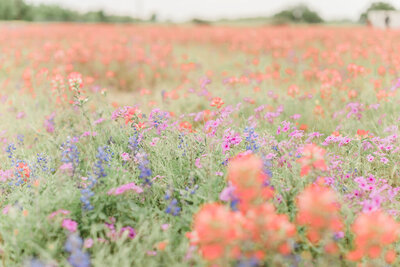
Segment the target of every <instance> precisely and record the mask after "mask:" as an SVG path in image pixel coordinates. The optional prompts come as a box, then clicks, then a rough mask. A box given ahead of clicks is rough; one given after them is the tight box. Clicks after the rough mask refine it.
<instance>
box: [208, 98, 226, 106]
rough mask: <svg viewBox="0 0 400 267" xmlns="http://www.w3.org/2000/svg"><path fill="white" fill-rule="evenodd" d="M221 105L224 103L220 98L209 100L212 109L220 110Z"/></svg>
mask: <svg viewBox="0 0 400 267" xmlns="http://www.w3.org/2000/svg"><path fill="white" fill-rule="evenodd" d="M223 104H225V103H224V101H222V99H221V98H220V97H214V98H213V99H212V100H211V104H210V106H212V107H217V108H221V107H222V105H223Z"/></svg>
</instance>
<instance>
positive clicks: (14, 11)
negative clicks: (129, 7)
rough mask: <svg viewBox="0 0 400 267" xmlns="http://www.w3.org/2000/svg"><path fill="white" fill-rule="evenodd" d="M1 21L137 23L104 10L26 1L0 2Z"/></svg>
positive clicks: (0, 0)
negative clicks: (73, 8)
mask: <svg viewBox="0 0 400 267" xmlns="http://www.w3.org/2000/svg"><path fill="white" fill-rule="evenodd" d="M0 20H25V21H71V22H119V23H127V22H136V21H138V19H135V18H132V17H129V16H115V15H108V14H106V13H104V11H103V10H99V11H91V12H86V13H81V12H78V11H75V10H72V9H67V8H63V7H60V6H58V5H48V4H40V5H31V4H27V3H26V2H25V1H24V0H0Z"/></svg>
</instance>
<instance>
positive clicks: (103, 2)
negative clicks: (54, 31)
mask: <svg viewBox="0 0 400 267" xmlns="http://www.w3.org/2000/svg"><path fill="white" fill-rule="evenodd" d="M0 1H1V0H0ZM26 1H27V2H29V3H36V4H37V3H57V4H60V5H62V6H64V7H70V8H74V9H78V10H81V11H88V10H96V9H100V8H101V9H103V10H105V11H106V12H108V13H113V14H120V15H131V16H139V17H142V18H147V17H149V16H150V14H152V13H153V12H156V13H157V14H158V17H159V18H160V19H162V20H166V19H171V20H174V21H184V20H188V19H190V18H193V17H197V18H203V19H218V18H238V17H248V16H266V15H271V14H274V13H275V12H277V11H280V10H281V9H283V8H285V7H287V6H292V5H296V4H299V3H304V4H307V5H308V6H309V7H310V8H312V9H314V10H316V11H317V12H318V13H319V14H320V15H321V16H322V17H323V18H324V19H342V18H349V19H353V20H356V19H358V18H359V16H360V14H361V13H362V12H363V11H364V10H365V9H366V8H367V7H368V6H369V5H370V4H371V3H372V2H376V1H374V0H26ZM386 2H389V3H391V4H392V5H394V6H395V7H396V8H400V0H386Z"/></svg>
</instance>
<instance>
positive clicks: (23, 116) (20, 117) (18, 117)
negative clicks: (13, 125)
mask: <svg viewBox="0 0 400 267" xmlns="http://www.w3.org/2000/svg"><path fill="white" fill-rule="evenodd" d="M22 118H25V112H23V111H21V112H18V114H17V119H22Z"/></svg>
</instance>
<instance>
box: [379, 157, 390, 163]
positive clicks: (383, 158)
mask: <svg viewBox="0 0 400 267" xmlns="http://www.w3.org/2000/svg"><path fill="white" fill-rule="evenodd" d="M381 162H382V163H384V164H386V163H388V162H389V160H388V159H387V158H385V157H382V158H381Z"/></svg>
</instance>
